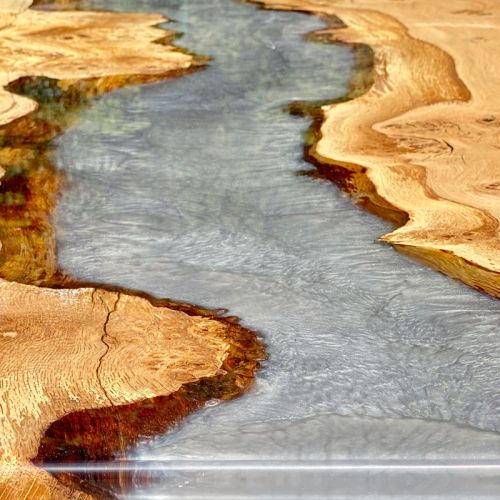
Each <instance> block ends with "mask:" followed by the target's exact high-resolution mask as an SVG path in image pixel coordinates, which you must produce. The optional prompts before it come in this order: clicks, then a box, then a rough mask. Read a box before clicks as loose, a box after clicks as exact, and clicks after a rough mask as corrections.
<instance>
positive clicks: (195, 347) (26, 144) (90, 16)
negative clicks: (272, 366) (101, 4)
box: [0, 0, 263, 500]
mask: <svg viewBox="0 0 500 500" xmlns="http://www.w3.org/2000/svg"><path fill="white" fill-rule="evenodd" d="M28 7H29V2H15V1H10V0H0V61H1V62H2V64H1V68H3V69H1V68H0V124H1V125H2V128H1V129H0V136H1V138H2V142H1V144H2V147H1V148H0V162H1V166H2V175H3V179H2V184H1V186H0V201H1V216H2V217H1V221H0V241H1V243H2V249H1V256H0V367H1V369H0V394H1V397H0V422H1V432H0V498H1V499H2V500H4V499H15V500H17V499H28V498H32V499H43V498H65V499H67V498H88V497H101V496H103V495H105V494H106V487H103V482H104V483H106V481H108V483H109V484H108V486H110V484H111V483H112V482H113V480H112V479H110V478H104V479H103V478H97V479H100V481H98V482H97V483H96V476H95V475H92V474H88V475H86V476H84V477H81V476H76V475H72V474H68V473H65V474H58V475H57V479H56V477H54V476H52V475H50V474H48V473H47V472H45V471H43V470H42V469H41V468H39V467H37V466H36V465H34V464H35V463H36V464H40V463H44V462H45V463H46V462H50V461H63V462H64V461H66V462H68V461H70V462H71V461H105V460H110V459H113V458H115V457H117V456H120V455H121V454H123V453H124V452H125V451H126V449H127V447H128V446H130V445H131V444H133V443H134V442H135V441H136V440H137V439H138V438H139V436H149V435H154V434H156V433H159V432H164V431H165V430H166V429H168V427H169V426H171V425H173V424H175V423H176V422H178V421H179V420H180V419H182V418H183V417H185V416H186V415H187V414H188V413H189V412H190V411H193V410H195V409H197V408H200V407H202V406H203V405H204V404H205V403H206V402H207V401H209V400H210V399H213V398H216V399H221V400H223V399H229V398H232V397H236V396H238V395H240V394H241V393H242V392H244V391H245V390H246V389H247V388H248V387H249V386H250V384H251V382H252V380H253V376H254V373H255V370H256V369H257V367H258V365H259V360H261V359H262V358H263V348H262V344H261V343H260V341H259V340H258V339H257V337H256V335H255V334H254V333H253V332H251V331H249V330H246V329H244V328H242V327H240V326H238V325H237V324H235V322H234V321H233V320H231V318H229V319H222V318H219V317H218V316H217V314H216V313H214V312H211V311H206V310H203V309H200V308H196V307H194V306H189V305H185V304H178V303H175V302H172V301H168V300H164V301H160V300H155V299H152V298H147V297H145V296H143V295H140V294H138V293H132V292H124V291H120V290H112V289H107V290H105V289H103V288H98V287H97V288H96V287H85V288H81V287H79V286H78V284H76V283H74V282H72V280H71V278H70V277H68V276H66V275H65V274H64V273H63V272H62V271H61V270H60V269H58V267H57V256H56V245H55V237H54V230H53V228H52V226H51V219H50V217H51V212H52V210H53V208H54V206H55V203H56V200H57V195H58V192H59V189H60V187H61V184H62V183H61V174H60V173H59V172H58V171H57V169H56V168H55V167H54V166H53V162H52V159H51V149H50V147H48V145H49V142H50V141H51V140H52V139H53V138H54V137H55V136H56V135H57V134H59V133H61V132H62V131H63V130H64V128H65V127H66V126H67V125H68V124H69V123H71V120H72V119H73V115H72V114H71V112H70V111H72V108H75V107H76V108H78V107H81V106H84V105H86V104H88V103H89V102H90V100H91V99H92V98H93V97H94V96H96V95H98V94H101V93H103V92H106V91H109V90H112V89H114V88H117V87H120V86H123V85H128V84H133V83H141V82H148V81H154V80H158V79H162V78H167V77H175V76H180V75H182V74H184V73H185V72H186V71H190V70H194V69H196V67H199V66H200V63H201V61H200V59H199V58H196V57H193V56H192V55H189V54H186V53H183V52H182V51H180V50H178V49H176V48H175V47H173V46H171V45H169V43H168V42H169V36H171V33H169V32H165V31H164V30H160V29H157V28H155V27H153V25H155V24H157V23H160V22H163V21H165V19H164V18H163V17H161V16H157V15H150V14H121V13H119V14H118V13H116V14H115V13H90V12H44V11H36V10H32V9H29V8H28ZM160 38H161V39H163V40H162V43H161V44H160V43H153V42H155V41H158V40H159V39H160ZM15 92H21V93H23V94H25V95H19V94H17V93H15ZM29 96H32V97H34V98H35V99H38V100H39V101H40V102H39V103H37V102H36V100H34V99H32V98H30V97H29ZM54 102H56V104H57V106H54V107H53V108H50V106H51V104H53V103H54ZM70 108H71V109H70ZM89 154H92V152H89ZM167 278H168V277H167ZM34 285H38V286H34ZM48 287H52V288H48ZM56 288H57V289H56ZM115 482H116V481H115ZM125 483H126V478H124V477H121V476H120V478H119V486H120V487H123V486H125ZM105 486H106V485H105Z"/></svg>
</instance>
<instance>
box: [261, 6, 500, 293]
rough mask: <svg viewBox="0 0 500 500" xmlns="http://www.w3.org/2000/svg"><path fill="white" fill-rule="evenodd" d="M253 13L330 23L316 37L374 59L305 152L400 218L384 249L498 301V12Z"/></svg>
mask: <svg viewBox="0 0 500 500" xmlns="http://www.w3.org/2000/svg"><path fill="white" fill-rule="evenodd" d="M255 3H259V4H262V5H264V6H265V7H267V8H276V9H287V10H288V9H292V10H301V11H307V12H312V13H315V14H318V15H329V16H338V17H339V18H340V20H341V21H342V22H343V23H344V26H343V27H341V28H339V27H338V26H334V27H332V28H327V29H325V30H324V31H323V32H322V34H323V36H324V37H329V38H330V41H331V42H336V41H339V42H344V43H349V44H360V43H362V44H368V45H369V46H370V47H371V48H372V49H373V52H374V73H373V85H372V86H371V87H370V88H369V89H368V90H367V92H366V93H364V94H363V95H362V96H360V97H357V98H356V99H354V100H352V101H349V102H344V103H340V104H332V105H326V106H323V108H322V123H321V126H320V128H319V131H318V132H319V133H318V138H317V141H316V143H315V144H314V146H313V147H312V148H311V149H310V151H309V154H310V155H311V157H312V158H313V159H314V160H315V162H317V163H320V164H321V165H323V168H324V170H328V169H333V170H335V169H336V170H337V171H338V170H340V171H342V178H343V181H344V182H343V184H344V186H343V187H344V188H347V189H346V190H347V191H349V192H351V194H353V196H354V197H355V198H356V199H357V200H359V201H361V202H362V203H365V204H369V205H370V206H371V207H372V208H375V211H376V212H377V213H379V214H381V215H386V216H387V217H388V218H389V219H392V220H395V219H396V218H397V217H396V218H395V217H394V213H395V211H396V212H398V211H399V212H401V213H402V214H403V215H406V216H407V217H403V219H404V220H405V221H406V223H405V224H403V225H402V226H401V227H399V228H398V229H396V230H395V231H393V232H391V233H389V234H386V235H384V236H382V237H381V239H382V240H383V241H387V242H388V243H391V244H392V245H394V247H395V248H396V249H397V250H399V251H401V252H403V253H405V254H408V255H411V256H412V257H415V258H417V259H420V260H422V261H424V262H427V263H428V264H430V265H431V266H433V267H435V268H437V269H439V270H441V271H442V272H444V273H446V274H448V275H449V276H452V277H455V278H458V279H460V280H462V281H464V282H465V283H467V284H469V285H471V286H473V287H475V288H477V289H480V290H483V291H486V292H488V293H490V294H492V295H494V296H496V297H500V241H499V223H498V221H499V219H500V188H499V186H500V163H499V156H500V155H499V146H498V142H499V141H498V139H499V134H500V115H499V112H500V100H499V99H498V98H497V95H496V94H497V92H496V90H497V88H498V85H499V84H500V72H499V71H498V68H497V66H498V64H497V62H498V61H497V59H498V54H500V37H498V28H499V26H500V3H498V2H496V1H495V0H484V1H482V2H479V3H478V2H476V1H473V0H453V1H451V2H447V3H440V2H434V1H432V0H417V1H414V2H404V1H397V0H380V1H377V2H374V1H372V0H349V1H348V0H331V1H330V0H329V1H325V0H266V1H264V2H255ZM346 178H347V180H348V182H347V183H346V182H345V180H346ZM400 219H401V218H400Z"/></svg>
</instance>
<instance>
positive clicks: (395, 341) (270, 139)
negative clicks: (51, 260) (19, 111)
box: [57, 0, 500, 498]
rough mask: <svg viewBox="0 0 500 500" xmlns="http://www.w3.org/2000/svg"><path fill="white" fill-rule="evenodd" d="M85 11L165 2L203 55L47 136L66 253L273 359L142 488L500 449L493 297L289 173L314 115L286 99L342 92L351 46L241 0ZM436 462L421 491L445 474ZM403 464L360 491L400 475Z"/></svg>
mask: <svg viewBox="0 0 500 500" xmlns="http://www.w3.org/2000/svg"><path fill="white" fill-rule="evenodd" d="M80 5H81V6H82V7H85V8H94V9H101V8H102V9H120V10H131V11H137V10H141V9H142V10H151V11H159V12H162V13H164V14H165V15H167V16H169V17H171V18H174V19H175V20H176V21H177V24H175V25H173V26H174V28H175V29H176V30H179V31H181V32H183V33H184V37H183V38H182V39H181V40H179V43H178V44H179V45H182V46H185V47H186V48H188V49H189V50H192V51H195V52H197V53H199V54H206V55H209V56H211V57H212V61H211V62H210V63H209V65H208V67H207V69H206V70H203V71H200V72H195V73H193V74H191V75H188V76H185V77H183V78H179V79H176V80H172V81H168V82H165V83H161V84H155V85H151V86H146V87H142V88H129V89H125V90H120V91H118V92H115V93H113V94H111V95H108V96H105V97H103V98H102V99H100V100H99V101H98V102H97V103H95V105H94V106H93V107H92V108H91V109H90V110H88V111H87V112H85V113H84V114H82V116H81V119H80V120H79V122H78V124H77V126H76V127H75V128H73V129H72V130H71V131H69V132H68V133H66V134H65V135H64V136H63V137H62V138H61V139H60V140H59V141H58V167H59V168H61V169H63V170H64V171H65V172H66V173H67V176H68V179H69V187H68V189H67V190H66V191H65V192H64V195H63V197H62V199H61V202H60V205H59V208H58V213H57V230H58V242H59V258H60V263H61V266H62V267H63V268H64V269H65V270H66V271H68V272H70V273H72V274H73V275H75V276H76V277H78V278H80V279H82V280H90V281H97V282H103V283H113V284H117V285H120V286H124V287H130V288H135V289H140V290H144V291H147V292H150V293H152V294H154V295H157V296H167V297H172V298H175V299H179V300H184V301H187V302H190V303H197V304H201V305H203V306H207V307H219V306H224V307H227V308H228V309H229V311H230V314H234V315H237V316H239V317H240V318H241V319H242V323H243V324H244V325H246V326H249V327H251V328H253V329H255V330H257V331H259V332H261V333H262V334H263V336H264V338H265V341H266V343H267V349H268V354H269V360H268V361H267V362H266V364H265V366H264V368H263V369H262V370H261V372H260V374H259V376H258V377H257V381H256V384H255V388H254V390H253V391H251V392H250V393H249V394H248V395H246V396H245V397H243V398H241V399H238V400H235V401H232V402H226V403H224V404H220V405H217V404H216V403H217V402H215V401H214V405H213V407H210V408H206V409H204V410H202V411H200V412H198V413H195V414H193V415H192V416H191V417H189V418H188V419H187V421H185V422H183V423H182V425H180V426H179V427H178V428H177V429H175V430H173V431H171V432H169V433H168V434H167V435H165V436H160V437H158V438H157V439H155V440H154V441H153V442H149V443H145V444H144V445H143V446H141V447H139V448H138V449H135V450H131V458H134V459H137V460H141V461H143V462H142V465H141V466H142V467H143V468H147V467H148V464H151V463H152V462H151V461H154V463H153V465H154V466H152V468H153V469H155V473H154V477H155V479H157V481H155V482H154V483H153V484H152V485H149V486H148V487H145V486H141V484H139V483H140V481H138V486H137V491H136V493H132V495H136V496H137V497H143V498H151V497H152V495H154V494H158V495H159V496H160V497H161V498H167V497H169V496H172V497H173V498H178V497H181V496H183V495H186V496H188V497H196V498H200V497H201V498H206V497H211V498H212V497H213V498H221V497H223V496H224V495H228V496H227V498H234V497H235V495H236V493H235V492H238V494H239V495H240V496H241V497H245V498H247V497H248V498H252V497H254V496H255V497H258V498H263V497H265V496H266V495H272V494H273V493H276V494H277V493H280V494H282V495H285V496H287V497H293V496H299V495H301V494H304V495H307V493H308V492H309V493H310V492H311V491H313V492H315V493H317V495H318V496H321V495H323V496H325V497H328V495H329V492H331V491H332V488H333V484H335V485H336V486H335V488H337V489H338V492H339V494H347V493H349V494H355V493H356V491H358V492H363V487H365V486H366V484H367V483H365V482H363V481H362V480H361V479H360V477H361V476H360V474H361V472H357V473H356V472H352V471H351V472H349V473H347V472H345V471H344V473H342V472H339V471H338V470H337V469H334V468H332V469H328V467H329V466H331V467H333V465H332V464H337V463H338V460H350V461H351V462H349V463H351V464H358V465H359V464H360V463H362V464H366V463H367V462H359V461H360V460H361V461H368V463H369V464H372V465H373V463H374V461H376V460H380V459H394V460H396V461H397V463H398V464H400V465H401V464H403V465H404V464H409V463H414V462H413V461H416V460H417V461H421V460H423V461H424V462H418V463H419V464H422V463H424V464H425V463H429V462H427V461H428V460H431V459H439V460H441V462H439V463H441V464H443V463H444V464H450V463H451V462H453V463H456V461H457V460H458V461H459V463H460V464H462V465H463V464H465V465H470V464H473V463H474V464H477V463H478V462H477V460H483V459H484V460H486V459H497V458H499V457H500V451H498V450H499V449H500V448H499V445H500V437H499V436H498V435H497V434H496V433H495V432H481V431H480V430H487V431H499V430H500V417H499V410H500V393H499V389H498V373H499V372H500V343H499V330H500V308H499V305H498V302H497V301H495V300H493V299H490V298H488V297H486V296H484V295H481V294H479V293H477V292H474V291H472V290H469V289H468V288H466V287H465V286H463V285H461V284H459V283H457V282H454V281H451V280H450V279H448V278H446V277H443V276H441V275H438V274H436V273H434V272H433V271H430V270H428V269H425V268H422V267H421V266H419V265H417V264H413V263H412V262H410V261H408V260H407V259H405V258H403V257H401V256H399V255H397V254H396V253H395V252H394V251H393V250H392V249H391V248H389V247H386V246H383V245H381V244H379V243H377V242H376V241H375V238H376V236H377V235H379V234H381V233H382V232H384V231H385V230H387V229H388V226H387V225H386V224H385V223H384V222H382V221H380V220H379V219H377V218H375V217H373V216H371V215H369V214H366V213H364V212H363V211H361V210H360V209H358V208H356V207H355V206H353V204H352V202H351V201H350V200H349V199H347V198H345V197H344V196H342V195H341V194H340V193H339V192H338V190H337V189H336V188H335V187H333V186H332V185H330V184H328V183H327V182H322V181H318V180H314V179H312V178H309V177H305V176H298V175H296V174H297V172H298V171H300V170H303V169H307V168H310V166H309V165H308V164H306V163H305V162H304V161H303V160H302V142H303V132H304V131H305V130H306V128H307V126H308V123H307V121H306V120H303V119H299V118H294V117H292V116H290V115H288V114H287V113H285V112H283V108H284V106H286V105H287V104H288V103H289V102H290V101H293V100H319V99H335V98H338V97H341V96H342V95H344V94H345V93H346V92H347V89H348V85H349V80H350V78H351V74H352V71H353V56H352V53H351V51H350V49H349V48H347V47H344V46H334V45H323V44H318V43H308V42H305V41H304V39H303V35H304V34H305V33H307V32H310V31H312V30H316V29H320V28H321V23H320V22H319V21H318V20H317V19H316V18H312V17H308V16H305V15H302V14H296V13H286V12H271V11H262V10H257V9H256V8H255V7H254V6H251V5H244V4H241V3H238V2H232V1H231V0H210V1H207V0H196V1H173V0H165V1H151V2H139V1H127V2H123V1H120V2H118V1H114V2H113V1H102V2H98V1H88V2H87V1H86V2H81V3H80ZM457 424H461V425H457ZM342 463H344V462H342ZM481 463H482V462H481ZM162 464H163V465H162ZM165 464H167V465H165ZM179 464H180V465H179ZM186 464H187V465H186ZM328 464H330V465H328ZM322 467H323V469H324V468H325V467H326V469H327V470H329V472H328V473H327V474H325V473H324V472H323V473H321V470H322ZM138 468H139V469H140V467H138ZM361 469H363V468H362V467H361ZM361 469H360V470H361ZM335 470H337V472H335ZM443 470H445V475H446V477H445V478H444V479H443V478H442V477H441V475H440V476H439V478H441V479H442V480H443V481H444V483H443V486H442V487H443V491H445V492H447V494H449V495H451V496H452V497H454V498H456V497H457V496H458V495H460V494H463V495H466V494H467V491H469V490H468V488H469V487H470V488H473V487H475V488H476V490H474V491H478V490H477V488H478V487H479V485H481V486H480V487H481V488H488V487H489V485H490V483H488V481H485V480H484V479H485V476H484V474H486V472H484V471H482V472H481V474H482V475H480V474H479V473H478V472H476V473H471V474H472V476H471V475H469V476H467V475H466V472H463V471H462V472H461V473H460V477H459V478H457V477H453V479H452V480H451V482H448V479H449V478H450V477H451V476H450V474H453V469H449V468H448V469H447V468H446V467H444V469H443ZM481 470H482V469H481ZM387 474H390V473H389V472H387ZM433 474H434V475H432V474H430V473H427V475H425V474H424V475H423V476H422V477H420V479H419V480H418V488H422V487H423V486H422V485H425V484H431V483H432V484H434V487H436V484H437V485H438V487H441V486H439V485H440V484H441V483H439V482H436V481H437V477H436V474H438V472H434V473H433ZM439 474H441V472H439ZM396 476H397V477H394V476H390V475H388V476H384V479H383V481H381V483H380V484H379V483H377V479H376V478H375V479H372V483H370V484H371V489H370V490H369V491H371V492H372V493H374V494H375V493H378V494H382V495H389V494H398V492H399V493H401V490H398V488H399V487H401V485H402V484H404V485H405V488H406V489H408V482H407V479H408V478H407V477H406V476H404V477H402V476H398V475H396ZM386 478H390V480H386ZM363 479H367V478H366V477H365V476H363ZM405 481H406V482H405ZM450 484H452V486H450ZM377 488H378V489H377ZM454 488H455V489H454ZM336 491H337V490H336ZM415 491H417V490H415ZM418 491H420V490H418ZM360 494H361V493H360ZM245 495H246V496H245ZM308 498H311V497H310V496H308ZM398 498H403V495H402V494H398Z"/></svg>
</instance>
